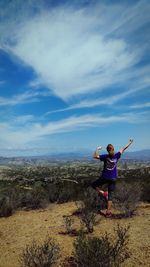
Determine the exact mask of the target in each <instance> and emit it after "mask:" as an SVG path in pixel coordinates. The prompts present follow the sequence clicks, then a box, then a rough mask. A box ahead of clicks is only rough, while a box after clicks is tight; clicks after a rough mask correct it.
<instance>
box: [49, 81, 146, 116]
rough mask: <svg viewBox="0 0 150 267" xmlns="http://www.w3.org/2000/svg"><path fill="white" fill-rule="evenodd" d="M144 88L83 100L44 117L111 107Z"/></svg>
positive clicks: (139, 87) (138, 87) (140, 86)
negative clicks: (72, 111) (79, 110)
mask: <svg viewBox="0 0 150 267" xmlns="http://www.w3.org/2000/svg"><path fill="white" fill-rule="evenodd" d="M144 88H145V83H144V85H143V86H142V84H141V85H139V86H135V88H134V87H133V88H132V89H129V90H126V91H125V92H122V93H120V94H116V95H111V96H108V97H104V98H97V99H92V98H91V99H85V100H83V101H80V102H78V103H77V104H73V105H70V106H68V107H67V108H63V109H56V110H53V111H49V112H46V113H45V115H44V116H47V115H50V114H53V113H57V112H63V111H68V110H74V109H82V108H93V107H96V106H112V105H114V104H116V103H117V102H119V101H120V100H123V99H125V98H127V97H131V96H135V93H138V92H139V91H142V90H143V89H144Z"/></svg>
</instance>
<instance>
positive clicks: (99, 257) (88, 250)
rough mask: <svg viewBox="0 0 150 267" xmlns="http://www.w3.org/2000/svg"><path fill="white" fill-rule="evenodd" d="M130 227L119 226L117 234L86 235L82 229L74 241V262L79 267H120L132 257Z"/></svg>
mask: <svg viewBox="0 0 150 267" xmlns="http://www.w3.org/2000/svg"><path fill="white" fill-rule="evenodd" d="M128 229H129V227H124V228H123V227H120V226H119V225H118V226H117V229H116V230H115V233H116V236H115V238H114V237H111V236H110V235H108V234H107V233H105V234H104V235H103V236H102V237H99V238H98V237H92V238H90V237H86V236H85V234H84V232H83V231H81V232H80V234H79V236H78V237H77V239H76V241H75V243H74V253H73V258H74V264H75V266H78V267H88V266H89V267H119V266H120V265H121V264H122V263H123V262H124V261H125V260H126V259H128V258H129V257H130V254H129V250H128V247H127V245H128V239H129V236H128Z"/></svg>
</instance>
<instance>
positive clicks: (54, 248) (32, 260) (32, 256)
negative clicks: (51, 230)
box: [19, 238, 60, 267]
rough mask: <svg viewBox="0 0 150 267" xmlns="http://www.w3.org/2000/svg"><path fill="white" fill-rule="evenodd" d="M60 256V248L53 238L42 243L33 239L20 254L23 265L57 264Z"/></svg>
mask: <svg viewBox="0 0 150 267" xmlns="http://www.w3.org/2000/svg"><path fill="white" fill-rule="evenodd" d="M59 257H60V248H59V245H58V244H56V243H55V242H54V241H53V240H52V239H51V238H48V239H46V240H44V242H43V243H42V244H40V243H38V242H36V241H35V240H33V242H32V243H31V244H30V245H27V246H26V247H25V249H24V250H23V251H22V254H21V255H20V259H19V261H20V266H21V267H51V266H55V264H56V262H57V260H58V259H59Z"/></svg>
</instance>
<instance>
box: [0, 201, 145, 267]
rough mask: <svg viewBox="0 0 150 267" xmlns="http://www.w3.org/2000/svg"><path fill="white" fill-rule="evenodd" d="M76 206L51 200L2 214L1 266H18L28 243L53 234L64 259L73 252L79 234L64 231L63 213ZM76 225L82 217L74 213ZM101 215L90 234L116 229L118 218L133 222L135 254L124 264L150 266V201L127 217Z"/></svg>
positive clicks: (121, 222) (132, 249)
mask: <svg viewBox="0 0 150 267" xmlns="http://www.w3.org/2000/svg"><path fill="white" fill-rule="evenodd" d="M76 209H77V207H76V205H75V203H74V202H70V203H65V204H51V205H49V206H48V208H46V209H44V210H34V211H17V212H16V213H15V214H14V215H12V216H11V217H8V218H0V267H19V266H20V264H19V261H18V259H19V255H20V253H21V252H22V249H23V248H24V247H25V246H26V244H30V243H31V242H32V240H33V239H35V240H37V241H38V242H42V241H43V240H44V239H45V238H46V237H47V236H50V237H52V238H54V239H55V240H56V241H57V242H58V243H59V245H60V247H61V254H62V256H61V262H62V261H63V259H64V258H65V257H67V256H71V253H72V250H73V241H74V240H75V238H76V237H70V236H68V235H62V234H60V233H59V232H61V231H65V227H64V218H63V216H64V215H71V214H72V213H73V212H74V211H76ZM73 218H74V224H73V228H75V229H77V230H79V228H80V221H79V218H78V217H77V216H73ZM97 218H99V219H100V221H99V223H98V224H97V225H96V226H95V228H94V229H95V230H94V232H93V233H92V234H90V236H93V235H95V236H101V235H102V234H103V233H104V232H105V231H107V232H109V233H113V229H114V227H115V226H116V225H117V223H118V222H119V223H120V224H121V225H128V224H130V232H129V233H130V242H129V248H130V251H131V252H132V256H131V258H130V259H128V260H127V261H126V262H125V264H124V266H125V267H126V266H134V267H135V266H136V267H138V266H146V267H148V266H150V204H146V203H141V204H140V205H139V207H138V210H137V215H136V216H134V217H132V218H128V219H110V218H105V217H102V216H101V215H97ZM57 266H60V264H58V265H57Z"/></svg>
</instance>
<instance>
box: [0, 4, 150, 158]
mask: <svg viewBox="0 0 150 267" xmlns="http://www.w3.org/2000/svg"><path fill="white" fill-rule="evenodd" d="M149 14H150V1H148V0H141V1H117V0H115V1H109V0H107V1H98V0H97V1H85V0H81V1H79V0H77V1H75V0H74V1H69V0H68V1H58V0H57V1H56V0H55V1H54V0H53V1H50V0H47V1H44V0H43V1H42V0H39V1H35V0H27V1H18V0H12V1H7V0H5V1H4V0H0V155H1V156H11V155H14V156H15V155H17V156H18V155H40V154H41V155H42V154H46V153H54V152H61V153H62V152H67V151H69V152H70V151H77V150H83V151H85V153H86V149H87V150H94V149H95V147H96V146H98V145H102V146H103V147H104V148H105V147H106V145H107V144H108V143H112V144H114V146H115V148H116V150H118V149H119V148H120V147H122V146H123V145H124V144H126V143H127V142H128V139H129V138H130V137H132V138H134V140H135V142H134V144H133V145H132V147H131V148H130V150H133V151H134V150H140V149H147V148H150V142H149V132H150V126H149V125H150V124H149V109H150V100H149V93H150V87H149V84H150V75H149V73H150V65H149V60H150V54H149V47H150V30H149V29H150V15H149Z"/></svg>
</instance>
